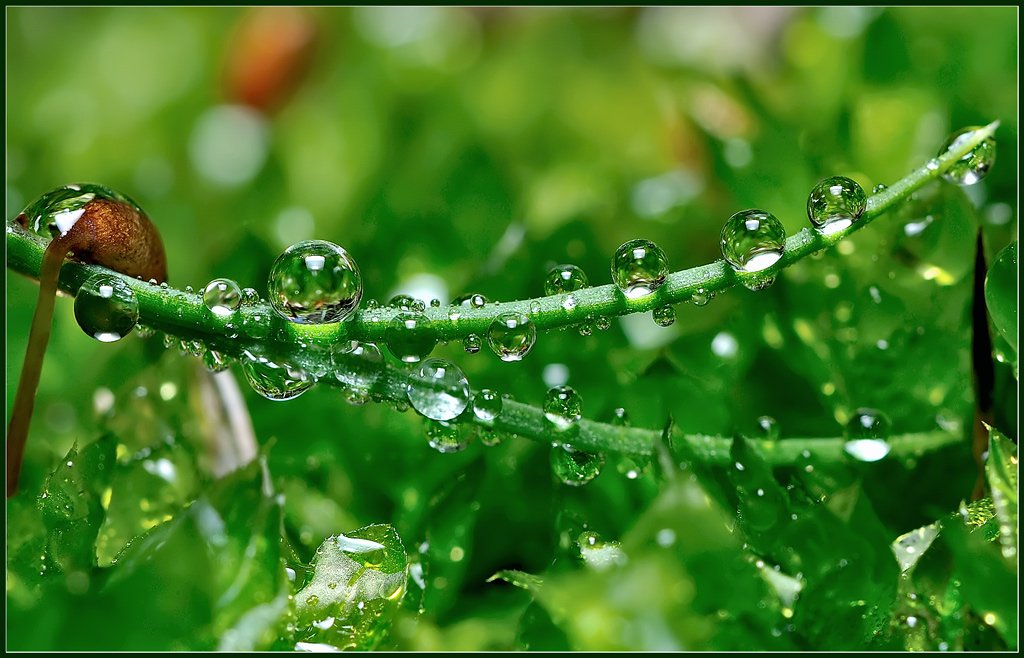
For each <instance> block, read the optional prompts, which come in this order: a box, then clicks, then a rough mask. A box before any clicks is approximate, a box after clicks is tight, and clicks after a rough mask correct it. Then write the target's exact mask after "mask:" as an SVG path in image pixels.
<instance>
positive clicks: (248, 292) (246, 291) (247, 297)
mask: <svg viewBox="0 0 1024 658" xmlns="http://www.w3.org/2000/svg"><path fill="white" fill-rule="evenodd" d="M259 303H260V294H259V293H258V292H256V289H255V288H242V306H256V305H257V304H259Z"/></svg>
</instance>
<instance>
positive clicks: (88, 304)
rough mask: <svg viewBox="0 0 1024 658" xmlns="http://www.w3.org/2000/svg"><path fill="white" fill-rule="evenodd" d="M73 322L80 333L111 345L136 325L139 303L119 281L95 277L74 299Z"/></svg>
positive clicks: (90, 278) (100, 276)
mask: <svg viewBox="0 0 1024 658" xmlns="http://www.w3.org/2000/svg"><path fill="white" fill-rule="evenodd" d="M75 319H76V320H77V321H78V326H80V327H81V328H82V331H84V332H85V333H87V334H89V335H90V336H92V337H93V338H95V339H96V340H99V341H102V342H104V343H112V342H114V341H115V340H120V339H122V338H124V337H125V336H127V335H128V334H129V333H131V331H132V329H134V328H135V324H136V323H137V322H138V321H139V300H138V299H137V298H136V297H135V293H134V292H133V291H132V289H131V287H129V286H128V284H127V283H125V282H124V281H123V280H122V279H121V278H119V277H116V276H114V275H112V274H94V275H92V276H91V277H89V279H88V280H87V281H86V282H85V283H83V284H82V287H81V288H79V290H78V294H77V295H75Z"/></svg>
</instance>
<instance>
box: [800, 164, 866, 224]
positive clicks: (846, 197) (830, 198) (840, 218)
mask: <svg viewBox="0 0 1024 658" xmlns="http://www.w3.org/2000/svg"><path fill="white" fill-rule="evenodd" d="M867 203H868V196H867V194H865V193H864V189H863V188H862V187H861V186H860V185H858V184H857V181H854V180H851V179H849V178H846V177H845V176H833V177H831V178H826V179H825V180H823V181H821V182H820V183H818V184H817V185H815V186H814V189H812V190H811V193H810V195H809V196H808V197H807V217H808V218H809V219H810V220H811V224H813V225H814V227H815V228H817V229H818V230H819V231H821V232H822V233H823V234H825V235H832V234H833V233H835V232H837V231H842V230H843V229H845V228H847V227H849V226H850V225H851V224H853V222H855V221H857V219H859V218H860V216H861V215H862V214H863V213H864V209H865V208H866V207H867Z"/></svg>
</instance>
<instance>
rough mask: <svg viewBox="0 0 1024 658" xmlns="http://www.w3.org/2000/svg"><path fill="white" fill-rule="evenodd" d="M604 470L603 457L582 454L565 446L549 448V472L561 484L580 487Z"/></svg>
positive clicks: (586, 453) (597, 454)
mask: <svg viewBox="0 0 1024 658" xmlns="http://www.w3.org/2000/svg"><path fill="white" fill-rule="evenodd" d="M602 468H604V455H603V454H601V453H599V452H584V451H583V450H576V449H574V448H572V447H570V446H567V445H556V446H553V447H552V448H551V470H552V472H553V473H554V474H555V477H557V478H558V479H559V481H560V482H561V483H562V484H566V485H569V486H570V487H582V486H583V485H584V484H586V483H588V482H590V481H591V480H593V479H594V478H596V477H597V476H598V474H599V473H600V472H601V469H602Z"/></svg>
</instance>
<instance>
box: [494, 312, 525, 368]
mask: <svg viewBox="0 0 1024 658" xmlns="http://www.w3.org/2000/svg"><path fill="white" fill-rule="evenodd" d="M536 342H537V327H536V325H534V324H533V321H532V320H530V318H529V316H527V315H525V314H523V313H503V314H501V315H499V316H498V317H496V318H494V320H492V321H491V326H490V327H489V328H488V329H487V344H488V345H490V346H491V349H492V350H493V351H494V353H495V354H497V355H498V358H499V359H501V360H502V361H520V360H522V358H523V357H524V356H526V355H527V354H529V353H530V350H531V349H533V345H534V343H536Z"/></svg>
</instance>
